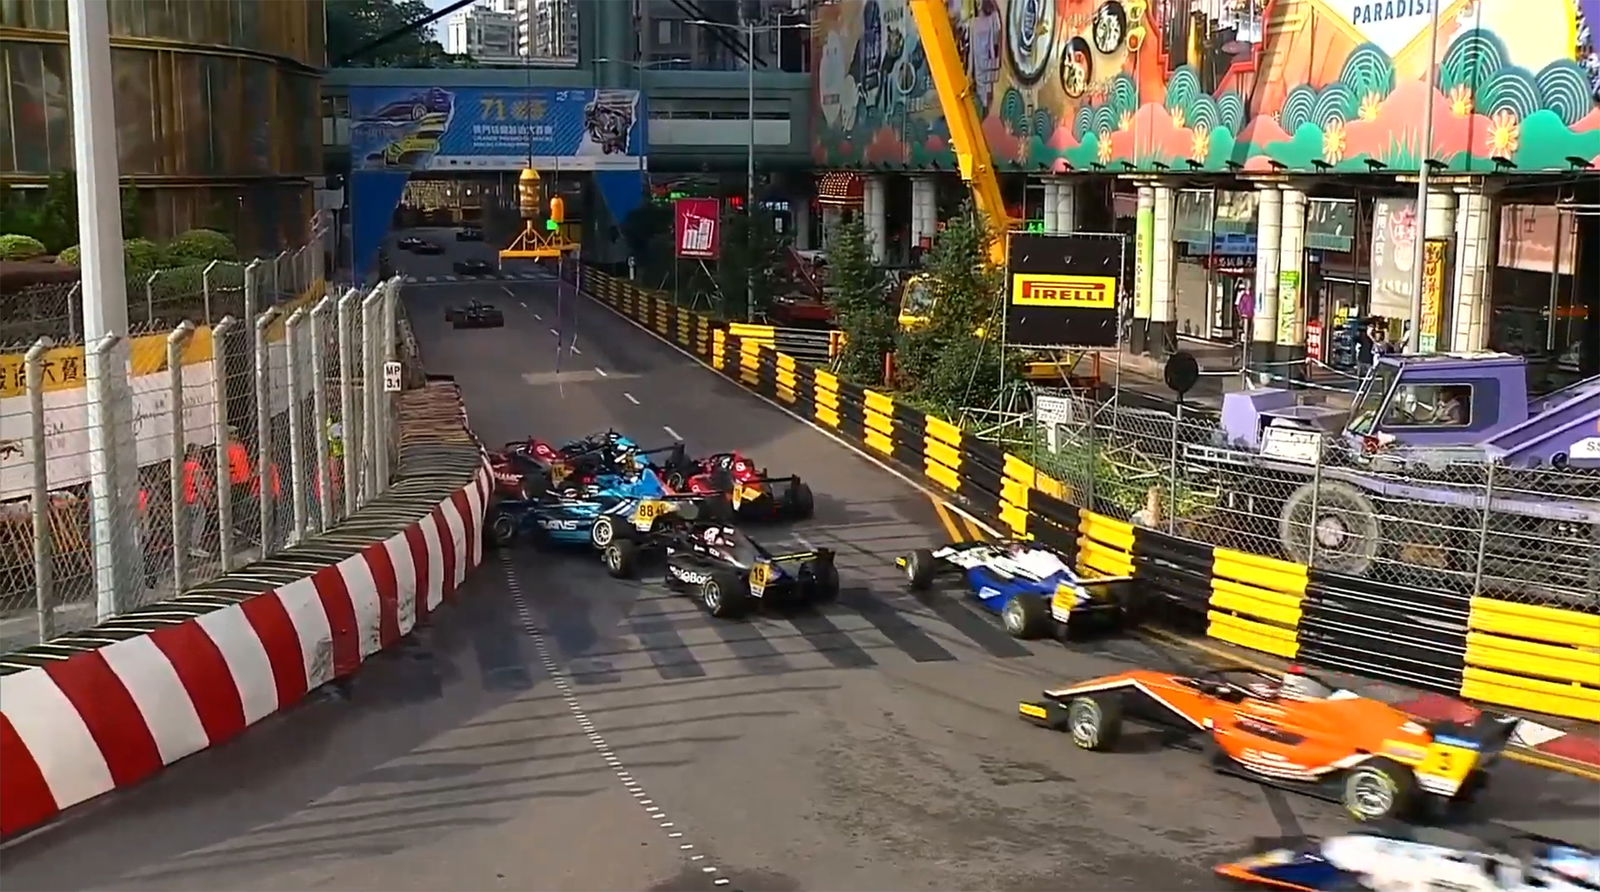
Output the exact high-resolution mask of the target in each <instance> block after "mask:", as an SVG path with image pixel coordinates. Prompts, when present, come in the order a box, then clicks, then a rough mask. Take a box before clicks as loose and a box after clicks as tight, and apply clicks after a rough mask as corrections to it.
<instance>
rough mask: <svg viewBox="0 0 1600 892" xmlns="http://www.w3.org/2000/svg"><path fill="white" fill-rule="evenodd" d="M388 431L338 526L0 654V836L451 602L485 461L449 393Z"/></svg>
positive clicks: (317, 677) (206, 733)
mask: <svg viewBox="0 0 1600 892" xmlns="http://www.w3.org/2000/svg"><path fill="white" fill-rule="evenodd" d="M401 423H402V425H403V430H404V431H405V435H406V436H405V437H404V438H403V445H402V452H401V460H400V467H399V471H398V478H397V480H396V481H395V483H394V485H393V486H392V487H391V488H390V490H389V491H388V492H387V493H385V494H384V495H382V496H380V497H378V498H376V499H374V500H373V501H372V502H370V503H369V504H368V505H367V506H366V507H365V508H363V509H362V510H361V511H360V512H358V513H357V514H356V515H355V516H354V517H352V518H351V519H350V520H348V521H347V522H345V523H344V524H342V525H341V526H340V527H338V528H337V529H335V530H333V531H331V532H330V533H328V534H326V535H322V536H317V537H314V538H312V539H310V540H308V541H307V542H305V543H303V544H301V545H297V546H295V547H293V548H290V549H287V550H285V551H283V552H281V553H280V554H279V555H277V556H275V557H273V558H271V559H269V560H266V561H262V562H260V563H257V564H253V565H251V566H249V567H246V568H244V569H243V570H241V571H239V572H236V573H232V574H230V575H228V576H224V577H222V578H220V579H218V580H215V581H214V582H211V583H209V584H207V585H205V586H202V587H200V588H199V589H196V590H193V591H190V592H188V593H186V594H184V595H182V596H180V597H177V598H174V599H171V600H168V601H164V602H161V603H158V604H153V605H151V606H148V607H144V608H141V609H138V610H135V611H132V612H130V613H126V614H123V615H121V616H118V617H116V618H115V619H113V620H110V621H109V622H105V623H102V624H101V625H99V626H97V627H95V628H93V629H89V630H87V631H85V632H82V633H79V634H76V635H73V636H69V637H67V638H63V639H56V640H54V641H51V642H49V643H48V644H44V645H38V646H35V647H30V648H27V649H25V650H22V651H18V652H16V653H12V654H8V655H6V656H5V657H4V658H0V835H10V834H13V833H16V832H18V831H21V830H25V829H27V828H29V827H33V826H35V825H37V824H39V823H42V822H44V821H46V820H49V819H50V818H52V817H54V816H55V815H56V814H57V813H58V812H60V811H62V810H64V809H67V808H70V807H71V806H74V805H77V804H79V803H81V802H85V801H87V800H89V799H92V798H94V797H96V796H99V795H101V794H104V793H107V792H110V791H112V790H116V789H121V788H125V787H128V786H132V785H134V784H137V783H139V782H140V781H143V780H145V779H146V778H148V777H150V776H151V775H153V774H155V773H156V772H157V771H159V770H160V769H161V768H163V767H165V766H167V765H170V764H172V763H173V762H176V761H177V760H179V759H181V758H183V757H184V756H188V755H191V754H193V753H196V752H199V751H200V750H203V749H206V748H207V747H211V746H216V745H218V744H221V743H223V742H225V741H227V740H229V739H231V738H233V737H235V736H237V735H238V734H239V733H241V732H242V731H243V730H244V729H245V728H247V727H248V726H250V725H251V724H253V723H255V722H257V721H260V720H261V719H263V718H265V717H266V716H268V715H271V714H272V713H274V712H277V711H279V710H282V709H285V708H287V707H289V706H291V705H293V704H295V703H296V702H298V701H299V700H300V699H301V698H303V697H305V696H306V694H307V693H308V692H310V691H312V690H315V689H316V688H318V687H320V686H322V685H324V684H326V683H328V682H330V681H333V680H335V679H339V678H342V677H345V676H347V675H350V674H351V673H353V672H355V671H356V669H357V668H358V667H359V666H360V665H361V663H362V662H363V661H364V660H365V659H366V658H367V657H369V656H371V655H372V654H374V653H377V652H378V651H380V650H382V649H384V648H386V647H388V646H390V645H391V644H394V643H395V642H396V641H397V640H399V639H400V638H401V637H402V636H404V635H406V634H407V633H409V632H410V631H411V630H412V628H413V627H414V626H415V625H416V624H417V623H419V622H421V621H422V620H424V619H425V618H426V617H427V616H428V615H429V614H431V613H432V612H434V611H435V610H436V609H438V608H439V606H440V605H441V604H442V603H444V601H446V600H447V599H449V598H450V597H451V596H452V595H453V594H454V593H455V590H456V587H457V586H458V585H459V584H460V583H461V582H462V581H463V580H464V579H465V578H466V575H467V572H468V571H469V570H470V569H471V568H473V567H474V566H476V565H477V564H478V562H479V561H480V559H481V558H482V536H481V535H479V530H478V528H479V525H480V523H481V522H482V518H483V511H484V507H485V503H486V500H487V498H488V495H489V491H490V490H489V474H488V469H487V466H486V465H485V464H484V462H483V458H482V451H481V449H480V448H479V447H478V446H477V444H476V443H475V442H473V441H471V440H470V438H468V437H467V436H466V435H465V432H464V425H463V421H462V411H461V402H460V396H459V393H458V392H457V391H456V389H455V387H454V385H451V384H445V383H440V384H434V385H431V386H429V387H428V388H425V389H422V390H417V391H411V392H408V393H406V394H405V395H404V396H403V397H402V400H401ZM406 440H409V442H405V441H406ZM308 574H309V575H308Z"/></svg>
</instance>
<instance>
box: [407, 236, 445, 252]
mask: <svg viewBox="0 0 1600 892" xmlns="http://www.w3.org/2000/svg"><path fill="white" fill-rule="evenodd" d="M411 252H412V253H414V254H443V253H444V245H441V244H439V243H438V242H430V241H428V240H427V239H425V238H419V239H417V241H416V243H415V244H413V245H412V246H411Z"/></svg>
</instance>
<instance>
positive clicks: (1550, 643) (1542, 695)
mask: <svg viewBox="0 0 1600 892" xmlns="http://www.w3.org/2000/svg"><path fill="white" fill-rule="evenodd" d="M1468 628H1469V630H1470V631H1468V633H1467V642H1466V655H1465V662H1466V666H1465V669H1464V681H1463V684H1462V688H1461V693H1462V694H1463V695H1464V696H1466V697H1470V698H1472V699H1474V700H1482V701H1483V702H1485V703H1498V704H1501V705H1504V706H1511V707H1516V708H1518V709H1527V710H1531V711H1533V712H1545V713H1550V714H1552V715H1566V716H1572V717H1574V718H1581V719H1587V720H1589V721H1591V722H1600V615H1594V614H1585V613H1577V612H1575V611H1571V610H1559V609H1556V608H1553V607H1541V606H1536V605H1532V604H1513V603H1511V602H1508V601H1497V600H1494V599H1492V598H1473V599H1472V604H1471V607H1470V612H1469V617H1468Z"/></svg>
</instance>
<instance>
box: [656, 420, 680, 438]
mask: <svg viewBox="0 0 1600 892" xmlns="http://www.w3.org/2000/svg"><path fill="white" fill-rule="evenodd" d="M661 429H662V430H664V431H666V432H667V436H669V437H671V438H672V439H674V440H681V439H683V437H680V436H678V432H677V431H675V430H673V429H672V428H670V427H667V426H666V425H664V424H663V425H661Z"/></svg>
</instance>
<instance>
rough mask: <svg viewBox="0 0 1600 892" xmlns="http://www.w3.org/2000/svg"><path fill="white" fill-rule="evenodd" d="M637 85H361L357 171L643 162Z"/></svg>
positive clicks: (355, 118) (353, 104)
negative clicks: (624, 87)
mask: <svg viewBox="0 0 1600 892" xmlns="http://www.w3.org/2000/svg"><path fill="white" fill-rule="evenodd" d="M644 120H645V114H644V103H643V100H642V99H641V98H640V95H639V91H637V90H611V89H588V88H584V89H570V88H554V87H533V88H529V89H494V88H482V87H461V88H455V89H444V88H442V87H351V88H350V160H351V166H352V167H353V168H354V169H355V170H356V171H357V172H360V171H373V170H391V171H393V170H403V171H408V172H409V171H434V172H444V171H451V170H457V171H461V170H521V169H522V168H524V167H527V166H529V161H530V155H531V156H532V157H531V160H532V166H533V167H534V168H535V169H537V170H541V171H552V170H558V169H559V170H571V171H584V170H637V169H639V166H640V157H641V156H642V155H644V154H645V153H646V151H647V148H648V147H647V146H646V145H645V142H646V136H645V127H644V124H643V121H644Z"/></svg>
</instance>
